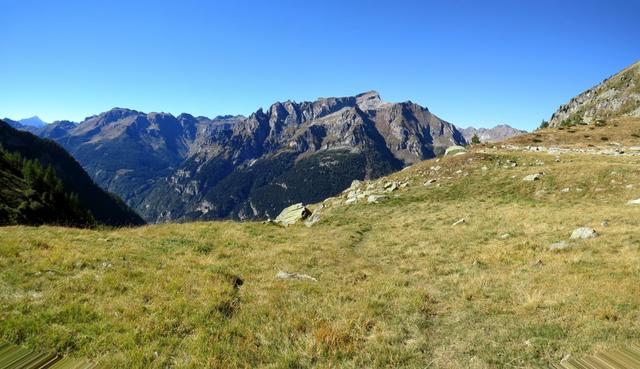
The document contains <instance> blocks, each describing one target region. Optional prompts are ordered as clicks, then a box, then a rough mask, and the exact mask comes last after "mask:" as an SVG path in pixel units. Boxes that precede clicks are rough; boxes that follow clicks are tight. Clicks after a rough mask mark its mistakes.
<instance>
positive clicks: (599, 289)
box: [0, 128, 640, 368]
mask: <svg viewBox="0 0 640 369" xmlns="http://www.w3.org/2000/svg"><path fill="white" fill-rule="evenodd" d="M605 129H606V128H605ZM562 134H565V133H562ZM507 159H508V160H512V161H515V162H517V163H518V166H517V167H509V168H504V167H503V165H504V163H505V162H506V160H507ZM541 160H542V161H544V163H545V164H544V165H543V166H538V165H535V164H536V162H538V163H539V161H541ZM638 161H640V159H635V158H629V157H603V156H587V155H576V156H563V157H562V160H561V161H560V162H559V163H556V162H555V161H554V160H553V157H552V156H549V155H545V154H532V153H526V154H524V153H509V154H500V153H498V154H491V155H489V154H480V153H475V154H474V153H472V154H467V155H463V156H459V157H454V158H449V159H443V160H441V161H440V162H438V163H437V164H436V163H435V162H434V161H428V162H423V163H420V164H418V165H415V166H414V167H412V168H410V169H408V170H405V171H402V172H400V173H397V174H395V175H394V176H392V177H393V178H398V179H402V180H408V181H409V182H410V183H411V185H410V186H408V187H407V188H403V189H400V190H399V191H397V192H396V193H394V194H397V196H393V197H392V198H390V199H388V200H387V201H385V202H382V203H380V204H375V205H373V204H372V205H368V204H356V205H352V206H341V205H340V206H338V205H336V206H331V207H329V208H328V209H327V210H325V212H324V213H323V219H322V221H321V222H320V223H319V224H317V225H315V226H314V227H311V228H307V227H304V226H293V227H289V228H286V229H285V228H279V227H276V226H272V225H264V224H260V223H232V222H211V223H192V224H183V225H175V224H174V225H171V224H168V225H158V226H148V227H143V228H136V229H121V230H108V229H105V230H96V231H88V230H76V229H65V228H57V227H40V228H29V227H9V228H3V229H0V305H1V308H0V340H3V341H8V342H11V343H19V344H26V345H27V346H33V347H36V346H37V347H40V348H42V349H57V350H61V351H65V352H68V353H70V354H72V355H74V356H85V357H88V358H94V359H97V360H100V361H102V362H103V363H109V364H110V365H111V366H113V367H119V368H120V367H122V368H124V367H127V368H164V367H176V368H202V367H212V368H213V367H223V368H253V367H266V368H360V367H368V368H390V367H394V368H426V367H428V368H496V367H505V368H525V367H536V366H539V365H545V364H548V363H549V362H557V361H559V360H560V359H562V358H563V357H565V356H566V355H568V354H573V355H578V354H581V353H589V352H593V351H594V350H596V349H601V348H606V347H613V346H617V345H619V344H621V343H626V342H629V341H638V340H639V339H640V310H639V309H638V308H639V307H640V284H639V283H638V276H639V275H640V238H639V237H638V226H639V225H640V218H639V217H638V215H639V213H640V207H637V208H636V207H630V206H624V203H625V202H626V201H627V200H629V199H633V198H638V197H640V169H639V168H640V167H639V166H638ZM434 165H440V166H442V169H441V170H440V171H438V172H435V171H431V170H430V167H431V166H434ZM483 166H484V167H486V170H482V169H481V168H482V167H483ZM540 170H543V171H544V172H545V176H544V177H543V179H542V180H541V181H536V182H523V181H522V177H524V176H525V175H527V174H530V173H533V172H537V171H540ZM465 173H466V174H467V175H465ZM434 176H437V177H438V178H439V180H438V182H437V183H438V184H439V185H440V186H439V187H438V186H436V185H432V186H428V187H427V186H423V185H422V183H423V182H424V181H425V180H426V179H428V178H432V177H434ZM448 177H450V178H448ZM612 181H615V183H613V182H612ZM628 185H633V187H632V188H628ZM565 188H569V191H568V192H562V190H563V189H565ZM578 189H580V190H578ZM460 218H465V219H466V220H467V222H466V223H465V224H462V225H458V226H452V225H451V224H452V223H453V222H454V221H456V220H458V219H460ZM603 219H608V220H609V224H610V225H609V226H608V227H602V226H601V225H600V223H601V221H602V220H603ZM579 226H592V227H594V228H596V229H597V230H598V231H599V232H600V233H601V235H600V236H599V237H597V238H595V239H592V240H585V241H576V242H574V247H573V248H571V249H569V250H565V251H560V252H550V251H548V250H547V246H548V245H549V244H550V243H553V242H556V241H559V240H563V239H564V240H566V239H568V237H569V235H570V233H571V231H572V230H573V229H574V228H576V227H579ZM505 233H509V234H510V237H508V238H506V239H502V238H501V235H503V234H505ZM279 270H286V271H292V272H300V273H305V274H309V275H311V276H313V277H315V278H317V279H318V282H315V283H314V282H306V281H281V280H276V279H275V278H274V276H275V274H276V273H277V271H279Z"/></svg>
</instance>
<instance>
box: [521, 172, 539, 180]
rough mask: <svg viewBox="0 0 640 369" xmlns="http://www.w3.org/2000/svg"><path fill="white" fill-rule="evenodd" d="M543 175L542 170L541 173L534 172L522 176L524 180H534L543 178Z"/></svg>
mask: <svg viewBox="0 0 640 369" xmlns="http://www.w3.org/2000/svg"><path fill="white" fill-rule="evenodd" d="M542 176H544V173H542V172H540V173H534V174H529V175H528V176H526V177H524V178H522V180H523V181H528V182H533V181H538V180H540V179H542Z"/></svg>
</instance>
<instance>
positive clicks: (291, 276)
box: [276, 271, 318, 282]
mask: <svg viewBox="0 0 640 369" xmlns="http://www.w3.org/2000/svg"><path fill="white" fill-rule="evenodd" d="M276 279H284V280H294V281H304V280H307V281H313V282H317V281H318V280H317V279H315V278H313V277H312V276H310V275H306V274H299V273H289V272H282V271H280V272H278V274H276Z"/></svg>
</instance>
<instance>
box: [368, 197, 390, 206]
mask: <svg viewBox="0 0 640 369" xmlns="http://www.w3.org/2000/svg"><path fill="white" fill-rule="evenodd" d="M386 198H387V196H385V195H369V197H367V203H369V204H377V203H378V202H380V200H384V199H386Z"/></svg>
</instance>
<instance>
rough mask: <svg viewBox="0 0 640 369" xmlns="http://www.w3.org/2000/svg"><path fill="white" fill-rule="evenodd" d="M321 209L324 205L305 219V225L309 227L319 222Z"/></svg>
mask: <svg viewBox="0 0 640 369" xmlns="http://www.w3.org/2000/svg"><path fill="white" fill-rule="evenodd" d="M321 209H322V207H319V208H318V209H316V210H314V211H313V213H311V215H310V216H309V217H308V218H307V220H305V221H304V225H305V226H307V227H311V226H313V225H314V224H316V223H318V222H319V221H320V210H321Z"/></svg>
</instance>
